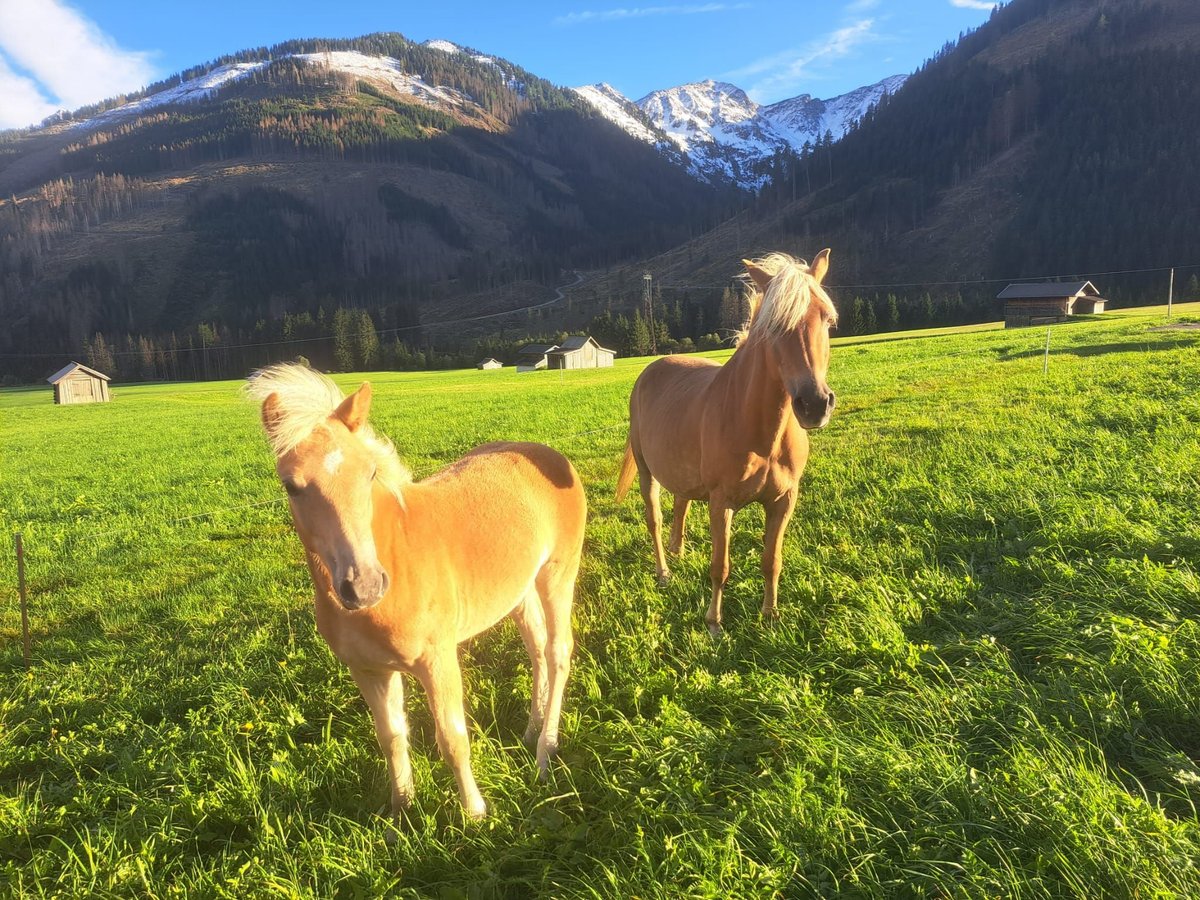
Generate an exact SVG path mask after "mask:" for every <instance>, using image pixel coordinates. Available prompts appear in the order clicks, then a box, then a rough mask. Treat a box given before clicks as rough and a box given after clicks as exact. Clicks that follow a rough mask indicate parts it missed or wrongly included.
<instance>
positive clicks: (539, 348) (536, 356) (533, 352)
mask: <svg viewBox="0 0 1200 900" xmlns="http://www.w3.org/2000/svg"><path fill="white" fill-rule="evenodd" d="M557 349H558V345H556V344H526V345H525V346H524V347H522V348H521V349H520V350H518V351H517V371H518V372H536V371H537V370H538V369H544V368H546V366H547V365H548V363H547V360H546V356H547V354H549V353H550V351H552V350H557Z"/></svg>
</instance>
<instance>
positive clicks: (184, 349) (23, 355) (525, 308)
mask: <svg viewBox="0 0 1200 900" xmlns="http://www.w3.org/2000/svg"><path fill="white" fill-rule="evenodd" d="M576 274H577V275H578V277H577V278H576V279H575V281H573V282H571V284H569V285H563V287H560V288H555V291H556V292H557V294H558V296H557V297H555V298H554V299H553V300H547V301H546V302H544V303H535V304H533V305H532V306H522V307H519V308H517V309H506V310H502V311H500V312H494V313H484V314H483V315H479V316H466V317H464V318H461V319H442V320H439V321H437V322H423V323H420V324H418V325H397V326H396V327H394V328H383V329H379V330H377V331H376V332H375V333H376V334H377V335H379V336H380V337H384V336H385V335H390V334H398V333H400V332H402V331H416V330H418V329H421V328H437V327H440V326H442V325H461V324H465V323H468V322H482V321H484V320H486V319H496V318H499V317H500V316H511V315H515V314H517V313H524V312H535V311H536V310H539V309H547V308H548V307H551V306H553V305H554V304H556V303H561V302H562V301H563V300H565V299H566V294H564V293H563V288H567V287H575V286H576V285H578V284H580V283H582V282H583V280H584V278H583V275H582V274H579V273H576ZM333 337H334V336H333V335H332V334H327V335H324V336H323V337H310V338H290V339H286V340H283V339H281V340H278V341H256V342H252V343H245V344H215V345H213V346H211V347H203V346H202V347H162V348H159V349H156V350H151V351H149V352H150V353H153V354H156V355H157V354H159V353H207V352H209V351H214V352H215V351H218V350H247V349H250V348H254V347H280V346H290V345H292V344H312V343H316V342H318V341H331V340H333ZM62 353H63V351H52V352H49V353H0V358H4V359H42V358H44V357H47V356H61V355H62ZM109 353H110V355H112V356H141V355H142V354H143V351H141V350H116V351H111V350H110V351H109Z"/></svg>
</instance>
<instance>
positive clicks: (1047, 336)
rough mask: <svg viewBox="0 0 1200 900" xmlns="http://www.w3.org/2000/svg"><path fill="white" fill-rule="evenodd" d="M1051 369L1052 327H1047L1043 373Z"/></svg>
mask: <svg viewBox="0 0 1200 900" xmlns="http://www.w3.org/2000/svg"><path fill="white" fill-rule="evenodd" d="M1049 371H1050V327H1047V328H1046V358H1045V361H1044V362H1043V363H1042V374H1043V375H1046V374H1047V373H1049Z"/></svg>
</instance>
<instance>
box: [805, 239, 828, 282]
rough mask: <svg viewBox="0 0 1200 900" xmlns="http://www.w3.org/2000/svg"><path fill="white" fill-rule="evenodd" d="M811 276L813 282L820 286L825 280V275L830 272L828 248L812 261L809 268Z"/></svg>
mask: <svg viewBox="0 0 1200 900" xmlns="http://www.w3.org/2000/svg"><path fill="white" fill-rule="evenodd" d="M808 271H809V274H810V275H812V277H813V280H815V281H816V282H817V284H820V283H821V282H822V281H824V280H825V275H826V274H827V273H828V272H829V248H828V247H826V248H825V249H824V250H822V251H821V252H820V253H818V254H817V256H816V258H815V259H814V260H813V261H812V265H810V266H809V267H808Z"/></svg>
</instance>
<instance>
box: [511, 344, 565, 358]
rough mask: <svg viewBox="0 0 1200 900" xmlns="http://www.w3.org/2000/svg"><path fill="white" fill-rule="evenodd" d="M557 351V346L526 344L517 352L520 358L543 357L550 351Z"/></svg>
mask: <svg viewBox="0 0 1200 900" xmlns="http://www.w3.org/2000/svg"><path fill="white" fill-rule="evenodd" d="M556 349H558V345H557V344H526V345H525V346H524V347H522V348H521V349H520V350H518V351H517V352H518V353H519V354H521V356H545V355H546V354H547V353H549V352H550V351H551V350H556Z"/></svg>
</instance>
